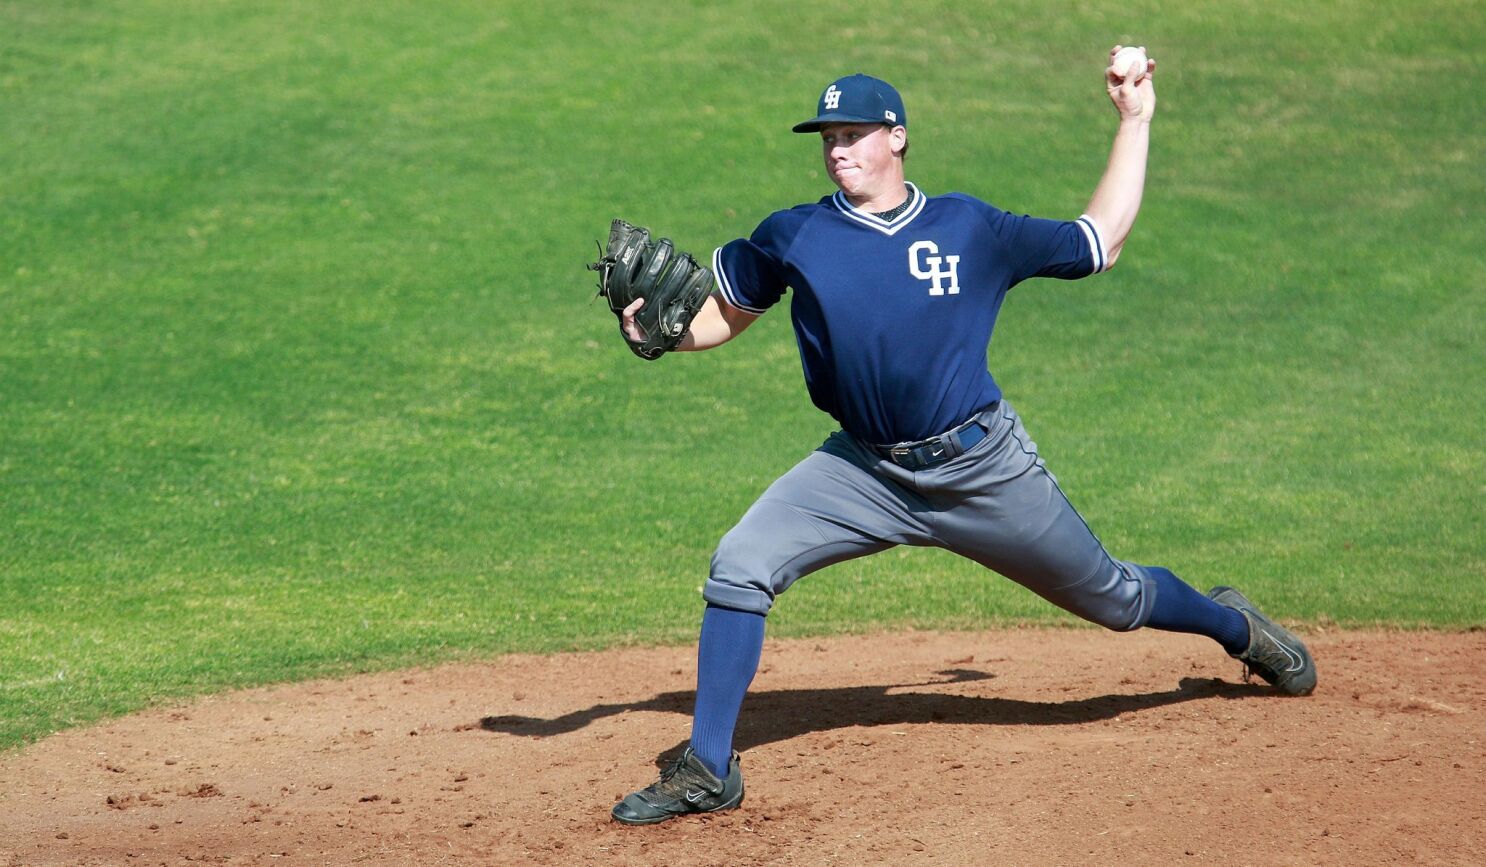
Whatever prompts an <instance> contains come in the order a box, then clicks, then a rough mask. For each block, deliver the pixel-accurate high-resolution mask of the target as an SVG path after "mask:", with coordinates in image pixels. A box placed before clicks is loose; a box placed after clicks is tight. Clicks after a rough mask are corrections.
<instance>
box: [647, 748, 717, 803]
mask: <svg viewBox="0 0 1486 867" xmlns="http://www.w3.org/2000/svg"><path fill="white" fill-rule="evenodd" d="M696 789H703V790H706V791H708V792H709V793H710V791H711V790H710V789H709V788H708V787H707V786H706V785H705V780H703V778H702V777H701V776H699V775H698V774H697V772H696V771H695V770H693V769H691V768H690V767H688V766H687V764H686V755H685V754H684V753H683V754H682V755H681V757H680V758H678V759H675V760H674V761H672V762H671V763H670V764H669V765H667V766H666V767H665V768H663V769H662V770H661V772H660V779H659V780H657V781H655V783H653V784H652V785H651V786H650V787H649V791H650V792H652V793H654V794H656V795H660V796H663V797H667V798H684V797H686V793H687V792H690V791H695V790H696Z"/></svg>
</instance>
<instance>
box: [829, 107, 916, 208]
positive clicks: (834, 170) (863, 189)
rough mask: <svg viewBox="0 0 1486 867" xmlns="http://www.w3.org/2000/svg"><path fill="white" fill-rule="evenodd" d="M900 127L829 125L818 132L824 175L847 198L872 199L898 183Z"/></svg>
mask: <svg viewBox="0 0 1486 867" xmlns="http://www.w3.org/2000/svg"><path fill="white" fill-rule="evenodd" d="M905 136H906V132H905V131H904V129H903V127H901V126H896V127H887V126H884V125H883V124H880V123H831V124H826V125H825V126H823V127H821V129H820V143H821V150H822V153H823V155H824V156H825V160H826V174H828V175H830V176H831V181H832V182H834V183H835V184H836V186H837V187H839V188H840V189H841V191H842V192H843V193H846V194H847V195H848V196H864V197H869V198H870V197H871V196H872V195H874V194H875V193H876V192H878V191H879V189H880V188H882V187H884V186H886V185H888V184H892V183H901V178H900V177H899V175H900V174H901V172H902V164H901V163H899V162H898V157H897V156H895V154H896V152H897V151H898V150H902V147H903V142H904V141H905V140H906V139H905Z"/></svg>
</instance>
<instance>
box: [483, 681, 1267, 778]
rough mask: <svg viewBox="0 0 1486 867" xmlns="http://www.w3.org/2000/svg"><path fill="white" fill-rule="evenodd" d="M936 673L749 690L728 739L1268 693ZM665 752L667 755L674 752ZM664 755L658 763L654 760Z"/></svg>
mask: <svg viewBox="0 0 1486 867" xmlns="http://www.w3.org/2000/svg"><path fill="white" fill-rule="evenodd" d="M937 674H938V675H939V676H940V677H941V678H942V679H940V680H932V681H927V682H924V683H914V684H891V685H886V686H848V687H835V688H828V689H778V690H763V691H759V692H753V693H749V695H748V697H747V699H745V700H744V703H743V714H742V716H741V717H740V718H739V720H738V728H737V731H736V732H735V733H734V736H733V743H734V746H735V747H736V748H737V749H738V750H740V751H741V750H747V749H749V748H751V747H756V746H760V745H762V744H770V743H774V742H776V741H785V740H789V739H790V738H794V737H798V736H799V735H802V734H807V733H809V732H819V731H827V730H830V729H838V728H848V727H851V726H887V725H913V724H923V723H956V724H971V725H1004V726H1024V725H1078V724H1081V723H1090V722H1097V721H1099V720H1104V719H1112V718H1114V717H1117V716H1120V715H1121V714H1127V713H1136V712H1139V711H1143V710H1148V709H1150V708H1155V707H1164V706H1167V705H1173V704H1181V703H1182V702H1187V701H1196V700H1198V699H1204V698H1215V697H1217V698H1239V697H1242V696H1250V695H1263V694H1267V693H1270V692H1272V690H1266V689H1264V688H1262V687H1259V686H1257V685H1253V684H1235V683H1229V682H1227V681H1223V680H1218V679H1216V678H1191V677H1185V678H1182V680H1181V682H1180V683H1179V684H1178V685H1177V687H1176V688H1175V689H1172V690H1167V691H1165V692H1147V693H1136V694H1131V695H1101V696H1095V697H1092V698H1078V699H1069V700H1067V701H1050V702H1049V701H1022V700H1020V699H1013V698H998V697H995V696H977V695H955V694H952V693H942V692H932V691H916V690H926V689H932V688H935V687H942V686H946V685H950V684H957V683H968V682H971V681H977V680H989V679H991V678H993V677H995V675H993V674H989V673H987V672H983V671H974V670H971V669H949V670H946V671H940V672H937ZM695 695H696V693H695V692H693V691H692V690H685V691H680V690H678V691H674V692H663V693H660V694H659V695H656V696H655V697H653V698H648V699H645V700H643V701H635V702H621V703H615V704H597V705H594V706H592V707H587V708H584V709H582V710H576V711H573V712H572V713H567V714H563V715H562V716H559V717H555V718H553V719H542V718H540V717H529V716H514V715H506V716H488V717H485V718H484V719H482V720H480V723H479V727H480V728H482V729H484V730H485V731H489V732H500V733H502V734H512V735H522V736H525V737H551V736H553V735H560V734H566V733H568V732H572V731H576V730H578V729H581V728H583V727H584V726H587V725H588V724H589V723H592V722H594V721H595V720H598V719H602V718H604V717H610V716H615V715H618V714H622V713H629V712H632V711H653V712H658V713H675V714H681V715H687V716H689V715H690V714H691V709H692V703H693V701H694V699H695ZM672 752H673V751H672V750H667V751H666V754H665V755H669V754H670V753H672ZM665 755H663V756H662V758H661V759H659V760H657V763H660V762H662V761H663V760H664V758H665Z"/></svg>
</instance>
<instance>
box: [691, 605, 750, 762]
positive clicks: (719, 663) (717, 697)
mask: <svg viewBox="0 0 1486 867" xmlns="http://www.w3.org/2000/svg"><path fill="white" fill-rule="evenodd" d="M763 650H764V615H762V614H755V613H753V612H751V611H737V610H734V609H732V608H723V607H721V606H718V605H708V606H707V612H706V613H705V614H703V615H702V637H701V639H700V640H698V642H697V705H696V710H695V711H693V713H692V720H691V747H692V749H694V750H696V753H697V758H699V759H701V760H702V763H703V764H705V765H706V766H707V768H708V769H709V770H711V771H712V773H714V774H716V775H717V776H719V777H724V778H725V777H727V773H728V761H729V759H731V758H732V755H733V727H734V726H735V725H737V723H738V711H739V710H740V709H741V708H742V707H743V696H744V694H746V693H747V692H748V685H749V684H750V683H752V682H753V675H754V672H756V671H758V661H759V656H760V655H761V654H762V653H763Z"/></svg>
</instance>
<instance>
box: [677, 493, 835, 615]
mask: <svg viewBox="0 0 1486 867" xmlns="http://www.w3.org/2000/svg"><path fill="white" fill-rule="evenodd" d="M819 544H820V538H819V535H818V534H816V533H815V531H814V530H813V529H811V528H810V527H809V526H808V524H807V523H806V522H805V521H804V520H802V519H801V517H800V515H799V513H798V512H796V511H795V510H794V509H792V508H791V507H790V506H789V505H787V504H785V503H782V502H777V501H773V500H759V501H758V502H756V503H754V504H753V507H752V508H750V509H749V510H748V512H747V514H745V515H744V516H743V519H742V520H741V521H739V522H738V525H737V526H736V527H733V529H731V530H729V531H728V533H727V535H725V536H723V537H722V541H721V542H719V543H718V544H717V551H716V552H715V553H713V555H712V569H711V574H710V576H709V577H708V578H707V584H706V585H705V586H704V587H703V588H702V596H703V597H704V598H706V600H707V601H708V602H712V603H715V604H718V605H725V606H727V607H729V608H739V609H742V610H744V611H757V612H759V613H767V612H768V611H769V609H770V608H771V607H772V606H773V604H774V597H776V596H778V595H779V594H780V593H783V592H784V591H785V589H786V588H788V587H789V585H790V584H792V583H793V582H794V580H795V579H796V578H798V577H799V575H798V574H797V570H795V569H793V568H792V567H793V566H796V565H797V564H798V563H799V560H800V557H799V555H800V553H801V551H805V550H809V549H810V548H811V547H812V546H818V545H819Z"/></svg>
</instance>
